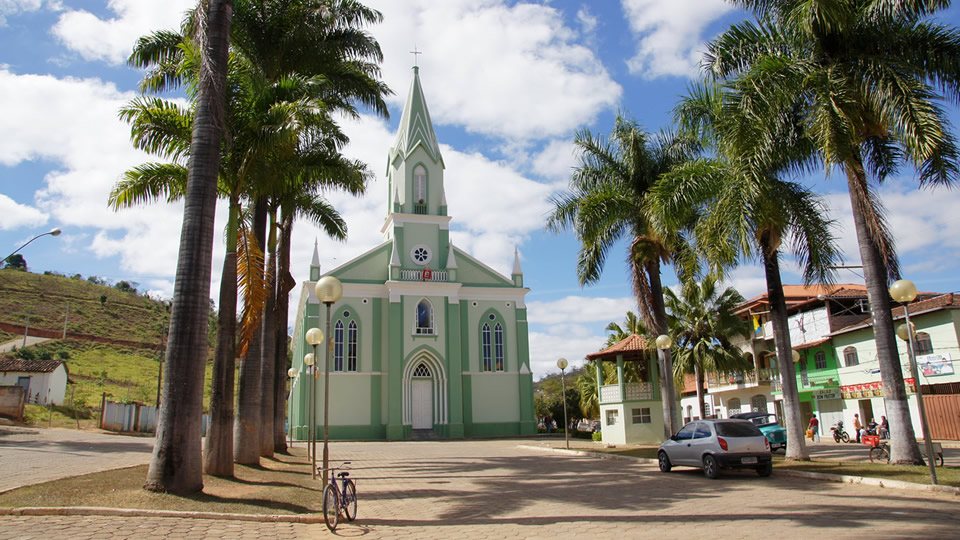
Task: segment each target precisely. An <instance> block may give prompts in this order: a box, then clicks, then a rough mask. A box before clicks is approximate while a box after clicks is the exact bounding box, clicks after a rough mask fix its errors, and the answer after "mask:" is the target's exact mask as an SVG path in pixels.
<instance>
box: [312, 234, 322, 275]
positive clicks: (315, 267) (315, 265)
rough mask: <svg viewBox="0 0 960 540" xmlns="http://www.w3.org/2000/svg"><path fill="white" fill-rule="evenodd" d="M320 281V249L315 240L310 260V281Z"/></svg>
mask: <svg viewBox="0 0 960 540" xmlns="http://www.w3.org/2000/svg"><path fill="white" fill-rule="evenodd" d="M318 279H320V247H319V242H318V241H317V239H316V238H314V239H313V259H311V260H310V281H317V280H318Z"/></svg>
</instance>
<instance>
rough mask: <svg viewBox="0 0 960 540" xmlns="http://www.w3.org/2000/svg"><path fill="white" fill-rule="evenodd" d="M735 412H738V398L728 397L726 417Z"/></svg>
mask: <svg viewBox="0 0 960 540" xmlns="http://www.w3.org/2000/svg"><path fill="white" fill-rule="evenodd" d="M735 414H740V399H739V398H730V399H729V400H727V418H730V417H731V416H733V415H735Z"/></svg>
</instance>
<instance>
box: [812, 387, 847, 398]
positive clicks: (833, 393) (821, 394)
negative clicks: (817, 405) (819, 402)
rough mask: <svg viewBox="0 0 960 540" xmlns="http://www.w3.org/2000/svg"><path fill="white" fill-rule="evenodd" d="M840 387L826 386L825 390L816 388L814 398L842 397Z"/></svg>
mask: <svg viewBox="0 0 960 540" xmlns="http://www.w3.org/2000/svg"><path fill="white" fill-rule="evenodd" d="M840 395H841V394H840V389H839V388H825V389H823V390H814V392H813V399H840Z"/></svg>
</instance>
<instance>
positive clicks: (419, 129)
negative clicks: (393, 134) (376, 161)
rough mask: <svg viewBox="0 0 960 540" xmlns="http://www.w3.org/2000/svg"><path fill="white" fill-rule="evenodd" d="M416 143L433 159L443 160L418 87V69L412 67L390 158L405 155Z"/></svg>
mask: <svg viewBox="0 0 960 540" xmlns="http://www.w3.org/2000/svg"><path fill="white" fill-rule="evenodd" d="M417 145H423V149H424V150H426V152H427V154H429V155H430V157H431V158H433V160H434V161H436V162H442V161H443V158H442V157H441V156H440V144H439V143H438V142H437V134H436V133H434V131H433V122H432V121H431V120H430V112H429V111H428V110H427V101H426V99H425V98H424V96H423V88H421V87H420V69H419V68H417V67H414V68H413V82H411V83H410V92H409V93H408V94H407V102H406V103H405V104H404V105H403V115H402V116H401V117H400V127H399V129H397V142H396V144H395V145H394V147H393V152H391V154H393V155H392V156H391V159H393V157H394V156H396V155H397V154H399V155H400V156H402V157H404V158H405V157H407V156H408V155H410V153H411V152H413V150H414V149H415V148H416V147H417Z"/></svg>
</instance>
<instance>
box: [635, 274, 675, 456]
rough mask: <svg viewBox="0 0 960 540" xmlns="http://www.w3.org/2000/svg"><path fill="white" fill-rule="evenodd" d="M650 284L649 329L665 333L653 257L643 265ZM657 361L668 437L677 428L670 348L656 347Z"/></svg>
mask: <svg viewBox="0 0 960 540" xmlns="http://www.w3.org/2000/svg"><path fill="white" fill-rule="evenodd" d="M643 271H645V272H646V274H647V279H648V280H649V281H648V283H649V284H650V298H649V305H650V307H651V312H652V313H651V315H652V318H653V320H652V321H651V322H652V324H651V325H650V326H651V329H652V330H653V331H654V333H656V335H658V336H659V335H661V334H666V333H667V331H668V330H667V308H666V306H665V305H664V303H663V284H662V283H661V281H660V260H659V259H657V258H654V259H653V260H651V261H647V262H646V263H645V264H644V265H643ZM657 361H658V362H659V364H660V373H661V376H660V396H661V402H662V403H663V432H664V435H665V438H666V439H669V438H670V436H672V435H673V434H674V433H676V431H677V429H678V427H679V426H678V425H677V424H678V422H677V393H676V387H675V386H674V384H673V357H672V355H671V353H670V349H658V350H657Z"/></svg>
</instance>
